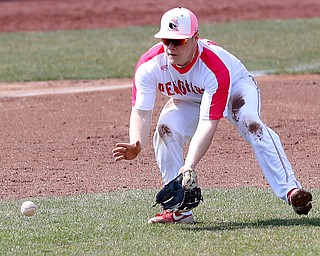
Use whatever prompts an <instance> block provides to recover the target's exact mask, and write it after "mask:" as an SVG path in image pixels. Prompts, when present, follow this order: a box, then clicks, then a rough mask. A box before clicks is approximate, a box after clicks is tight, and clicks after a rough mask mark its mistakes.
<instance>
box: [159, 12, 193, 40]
mask: <svg viewBox="0 0 320 256" xmlns="http://www.w3.org/2000/svg"><path fill="white" fill-rule="evenodd" d="M197 31H198V19H197V17H196V16H195V15H194V14H193V12H191V11H190V10H188V9H186V8H183V7H178V8H174V9H171V10H169V11H167V12H166V13H165V14H163V16H162V18H161V25H160V31H159V32H158V33H157V34H155V35H154V37H155V38H166V39H185V38H190V37H192V36H193V35H194V34H195V32H197Z"/></svg>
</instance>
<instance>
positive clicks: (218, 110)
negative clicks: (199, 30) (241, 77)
mask: <svg viewBox="0 0 320 256" xmlns="http://www.w3.org/2000/svg"><path fill="white" fill-rule="evenodd" d="M200 58H201V59H202V61H203V62H204V63H205V64H206V65H207V67H208V68H209V69H210V70H211V71H212V72H213V73H214V74H215V76H216V79H217V81H218V89H217V91H216V93H215V94H213V95H212V98H211V106H210V112H209V119H210V120H218V119H220V118H222V117H223V112H224V110H225V108H226V104H227V101H228V94H229V93H228V91H229V87H230V73H229V70H228V68H227V67H226V65H225V64H224V63H223V61H222V60H221V59H220V58H219V57H218V56H217V55H216V54H215V53H214V52H212V51H210V50H208V49H207V48H203V52H202V53H201V56H200Z"/></svg>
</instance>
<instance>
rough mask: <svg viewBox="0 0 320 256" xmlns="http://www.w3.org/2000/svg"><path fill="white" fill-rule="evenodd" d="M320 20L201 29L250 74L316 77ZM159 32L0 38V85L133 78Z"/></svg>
mask: <svg viewBox="0 0 320 256" xmlns="http://www.w3.org/2000/svg"><path fill="white" fill-rule="evenodd" d="M319 27H320V18H314V19H300V20H284V21H283V20H281V21H280V20H276V21H246V22H232V23H210V24H201V26H200V33H201V36H202V37H205V38H209V39H211V40H213V41H216V42H217V43H219V44H221V46H223V47H224V48H226V49H227V50H229V51H230V52H232V53H233V54H235V55H236V56H238V57H239V58H240V59H241V60H242V61H243V62H244V63H245V65H246V66H247V67H248V69H249V70H251V71H254V70H264V71H269V72H271V73H304V72H307V73H319V72H320V71H319V70H320V62H319V56H320V47H319V41H320V30H319ZM157 30H158V27H129V28H122V29H101V30H78V31H57V32H40V33H39V32H24V33H3V34H0V56H1V62H0V81H33V80H57V79H100V78H119V77H132V75H133V72H134V68H135V65H136V62H137V61H138V58H139V57H140V55H141V54H142V53H143V52H144V51H146V50H147V49H148V48H149V47H150V46H152V45H153V44H155V43H156V42H157V40H156V39H154V38H153V34H154V33H155V32H157Z"/></svg>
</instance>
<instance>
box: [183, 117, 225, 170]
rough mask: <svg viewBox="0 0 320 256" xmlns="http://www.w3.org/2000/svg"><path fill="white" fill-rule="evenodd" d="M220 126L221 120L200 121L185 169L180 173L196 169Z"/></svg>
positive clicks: (192, 140) (191, 143)
mask: <svg viewBox="0 0 320 256" xmlns="http://www.w3.org/2000/svg"><path fill="white" fill-rule="evenodd" d="M218 124H219V120H201V119H200V120H199V124H198V127H197V129H196V131H195V134H194V136H193V137H192V139H191V142H190V146H189V150H188V153H187V157H186V160H185V164H184V167H182V168H181V170H180V172H183V171H184V169H188V168H189V169H195V167H196V165H197V164H198V162H199V161H200V160H201V158H202V157H203V156H204V155H205V153H206V152H207V151H208V149H209V147H210V145H211V142H212V139H213V136H214V134H215V132H216V130H217V127H218Z"/></svg>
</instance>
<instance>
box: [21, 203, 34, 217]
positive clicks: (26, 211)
mask: <svg viewBox="0 0 320 256" xmlns="http://www.w3.org/2000/svg"><path fill="white" fill-rule="evenodd" d="M36 211H37V206H36V205H35V204H34V203H33V202H32V201H25V202H24V203H23V204H22V205H21V214H23V215H24V216H27V217H31V216H33V215H35V214H36Z"/></svg>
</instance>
